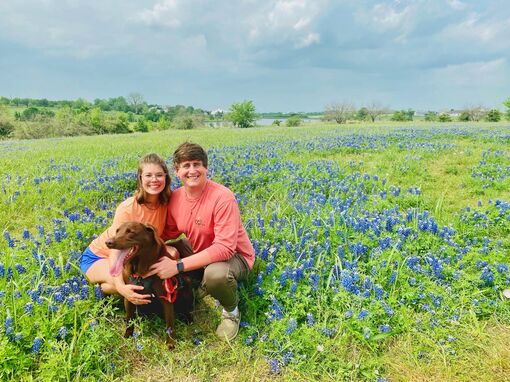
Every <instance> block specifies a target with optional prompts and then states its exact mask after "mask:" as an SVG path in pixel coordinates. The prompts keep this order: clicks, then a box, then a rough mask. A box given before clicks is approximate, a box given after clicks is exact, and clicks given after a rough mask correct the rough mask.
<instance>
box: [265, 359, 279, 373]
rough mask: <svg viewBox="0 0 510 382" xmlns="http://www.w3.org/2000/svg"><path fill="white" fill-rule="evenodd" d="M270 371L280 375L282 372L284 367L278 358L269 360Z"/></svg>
mask: <svg viewBox="0 0 510 382" xmlns="http://www.w3.org/2000/svg"><path fill="white" fill-rule="evenodd" d="M268 363H269V369H270V372H271V373H272V374H280V373H281V371H282V367H281V364H280V361H278V360H277V359H276V358H269V359H268Z"/></svg>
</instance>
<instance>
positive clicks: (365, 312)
mask: <svg viewBox="0 0 510 382" xmlns="http://www.w3.org/2000/svg"><path fill="white" fill-rule="evenodd" d="M367 316H368V310H366V309H362V310H361V311H360V312H359V314H358V320H360V321H361V320H364V319H365V318H366V317H367Z"/></svg>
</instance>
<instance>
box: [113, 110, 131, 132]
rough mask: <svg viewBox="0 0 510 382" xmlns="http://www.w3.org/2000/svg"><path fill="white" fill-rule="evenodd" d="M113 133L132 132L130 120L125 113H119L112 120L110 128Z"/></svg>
mask: <svg viewBox="0 0 510 382" xmlns="http://www.w3.org/2000/svg"><path fill="white" fill-rule="evenodd" d="M108 132H109V133H112V134H126V133H130V132H131V130H129V122H128V119H127V116H126V114H125V113H118V114H117V115H116V116H115V117H114V118H113V120H112V123H111V124H110V126H109V129H108Z"/></svg>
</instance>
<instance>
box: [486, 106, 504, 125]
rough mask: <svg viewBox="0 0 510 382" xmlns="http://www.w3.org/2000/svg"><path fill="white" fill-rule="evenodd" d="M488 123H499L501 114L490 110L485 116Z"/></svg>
mask: <svg viewBox="0 0 510 382" xmlns="http://www.w3.org/2000/svg"><path fill="white" fill-rule="evenodd" d="M485 119H486V120H487V121H488V122H499V121H501V112H500V111H499V110H498V109H491V110H489V112H488V113H487V115H486V116H485Z"/></svg>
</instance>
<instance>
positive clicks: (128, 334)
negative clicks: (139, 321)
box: [124, 326, 134, 338]
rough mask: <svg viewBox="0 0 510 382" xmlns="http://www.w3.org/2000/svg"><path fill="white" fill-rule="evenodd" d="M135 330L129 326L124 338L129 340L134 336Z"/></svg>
mask: <svg viewBox="0 0 510 382" xmlns="http://www.w3.org/2000/svg"><path fill="white" fill-rule="evenodd" d="M133 331H134V328H133V327H132V326H128V327H127V328H126V331H125V332H124V338H129V337H131V336H132V335H133Z"/></svg>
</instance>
